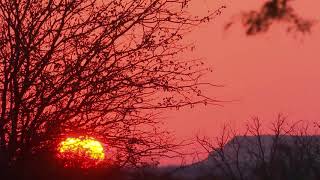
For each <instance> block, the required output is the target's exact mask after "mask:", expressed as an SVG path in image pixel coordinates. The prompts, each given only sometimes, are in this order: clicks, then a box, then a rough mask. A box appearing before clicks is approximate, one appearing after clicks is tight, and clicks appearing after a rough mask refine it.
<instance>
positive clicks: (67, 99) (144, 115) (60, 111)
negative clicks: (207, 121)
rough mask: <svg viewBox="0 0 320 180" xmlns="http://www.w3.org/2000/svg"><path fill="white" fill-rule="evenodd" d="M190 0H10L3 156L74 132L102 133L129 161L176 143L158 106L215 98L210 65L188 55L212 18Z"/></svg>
mask: <svg viewBox="0 0 320 180" xmlns="http://www.w3.org/2000/svg"><path fill="white" fill-rule="evenodd" d="M188 2H189V0H107V1H106V0H1V1H0V22H1V30H0V57H1V61H2V62H1V64H0V92H1V101H0V102H1V114H0V150H1V153H0V162H1V164H2V165H3V166H7V165H9V164H12V163H13V162H14V161H15V160H17V159H22V158H23V157H27V156H32V154H33V153H35V152H37V151H39V150H41V151H43V150H45V149H53V147H55V146H56V144H57V143H58V141H59V139H61V138H62V137H63V136H67V135H69V134H85V135H90V136H93V137H97V138H99V139H102V140H103V142H106V144H107V146H108V147H113V148H115V149H116V150H115V151H116V152H115V153H114V154H116V155H115V157H117V160H119V162H121V163H133V164H137V163H138V162H140V161H141V160H142V159H141V158H144V157H150V156H151V155H162V154H163V153H164V152H167V151H169V150H170V149H171V148H173V147H175V146H176V144H174V143H173V142H172V140H171V139H170V136H168V135H167V134H166V133H167V132H166V131H162V130H161V129H159V126H158V125H159V123H160V122H161V121H159V120H158V119H157V118H156V115H157V114H158V113H159V111H161V110H162V109H168V108H180V107H184V106H193V105H195V104H199V103H204V104H215V103H217V102H218V101H216V100H214V99H211V98H209V97H206V96H205V95H203V94H202V93H201V91H200V89H199V86H201V85H212V84H209V83H201V82H200V81H199V78H200V77H201V76H202V75H203V74H204V73H206V72H207V71H208V70H209V69H207V68H205V67H203V66H202V62H200V61H198V60H192V59H183V58H181V56H180V57H179V53H181V52H183V51H186V50H189V48H190V47H189V46H188V45H183V44H182V43H181V39H182V38H183V35H184V34H185V33H187V32H189V31H190V30H191V29H192V27H194V26H197V25H199V24H201V23H205V22H207V21H208V20H210V19H211V18H213V17H214V16H216V15H218V14H219V13H217V12H218V11H217V12H213V13H211V14H208V16H206V17H203V18H197V17H192V16H191V15H190V14H188V12H187V5H188Z"/></svg>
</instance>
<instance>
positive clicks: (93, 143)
mask: <svg viewBox="0 0 320 180" xmlns="http://www.w3.org/2000/svg"><path fill="white" fill-rule="evenodd" d="M58 151H59V153H60V154H61V155H62V154H73V155H75V156H83V155H84V156H87V157H88V158H91V159H94V160H103V159H104V158H105V154H104V149H103V146H102V144H101V143H100V142H99V141H97V140H95V139H93V138H90V137H79V138H74V137H69V138H66V139H65V140H64V141H62V142H61V143H60V144H59V147H58Z"/></svg>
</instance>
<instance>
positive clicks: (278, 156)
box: [198, 115, 320, 180]
mask: <svg viewBox="0 0 320 180" xmlns="http://www.w3.org/2000/svg"><path fill="white" fill-rule="evenodd" d="M300 124H301V122H300V123H294V124H291V123H289V122H288V120H287V119H286V118H285V117H283V116H281V115H279V117H278V119H277V120H276V121H274V122H273V123H272V127H271V128H270V129H269V131H266V130H268V129H267V128H269V127H263V126H262V125H261V121H260V120H259V119H258V118H254V119H253V122H252V123H249V124H248V126H247V127H248V128H247V131H246V132H244V133H240V132H237V131H235V130H234V129H232V128H230V127H228V126H225V128H224V130H223V133H222V135H221V136H220V137H218V138H217V139H216V140H213V141H210V139H209V138H198V142H199V143H200V144H201V145H202V146H203V147H204V148H205V149H207V150H208V152H209V153H210V155H209V157H208V159H207V160H206V166H209V167H211V169H210V170H209V171H207V174H211V176H209V177H220V178H218V179H224V180H249V179H250V180H271V179H272V180H295V179H296V180H298V179H299V180H300V179H304V180H316V179H319V178H320V173H319V172H320V136H318V135H313V134H312V132H314V131H311V129H310V128H308V125H306V124H304V125H301V126H300ZM270 130H271V132H270ZM267 132H269V133H268V135H265V134H266V133H267Z"/></svg>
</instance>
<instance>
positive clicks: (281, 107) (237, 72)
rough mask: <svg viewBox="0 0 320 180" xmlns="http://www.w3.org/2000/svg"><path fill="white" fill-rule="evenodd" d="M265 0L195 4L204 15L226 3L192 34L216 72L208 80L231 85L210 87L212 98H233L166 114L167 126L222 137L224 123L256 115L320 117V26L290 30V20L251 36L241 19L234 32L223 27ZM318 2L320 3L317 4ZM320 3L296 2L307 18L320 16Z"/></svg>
mask: <svg viewBox="0 0 320 180" xmlns="http://www.w3.org/2000/svg"><path fill="white" fill-rule="evenodd" d="M263 2H265V1H259V0H246V1H239V0H224V1H216V0H195V1H194V2H193V4H192V5H191V7H190V9H191V11H192V13H193V14H196V15H201V14H203V13H205V12H206V11H207V10H209V9H211V10H213V9H217V8H218V7H219V6H221V5H226V6H227V8H226V9H224V10H223V12H222V14H221V16H219V17H217V18H216V19H215V20H213V21H211V22H210V23H209V24H208V25H202V26H201V27H200V28H198V29H196V30H195V31H194V32H193V33H191V34H189V35H188V37H187V38H186V41H187V42H195V45H196V50H195V51H194V52H193V53H192V55H193V56H194V57H201V58H204V61H205V62H206V63H207V65H208V66H211V67H213V69H214V71H213V73H211V74H208V75H207V76H206V77H205V78H204V80H205V81H209V82H212V83H216V84H222V85H224V86H225V87H222V88H211V89H204V91H205V92H206V93H207V94H208V95H210V96H211V97H216V98H217V99H221V100H226V101H228V100H233V101H234V102H232V103H223V107H218V106H207V107H205V106H202V105H199V106H197V107H195V108H194V109H190V108H186V109H184V110H180V111H178V112H177V111H172V112H168V113H166V114H164V116H166V121H167V126H168V128H169V129H170V130H173V131H175V133H176V135H177V136H178V137H181V138H186V137H194V135H195V134H196V133H200V134H203V135H207V136H216V135H217V134H218V133H219V132H220V130H221V126H222V125H223V124H224V123H229V124H232V125H233V126H235V127H237V128H241V127H243V125H244V123H245V122H247V121H248V120H249V119H250V118H251V117H253V116H259V117H261V119H262V120H263V121H264V122H265V123H267V122H270V121H271V120H274V119H275V118H276V115H277V114H278V113H283V114H285V115H288V117H289V119H291V120H293V121H296V120H309V121H316V120H319V118H320V113H319V105H320V84H319V82H320V48H319V47H320V46H319V43H320V28H319V25H316V26H314V28H313V32H312V34H310V35H306V36H301V35H300V34H298V36H297V37H296V38H295V37H294V34H286V31H285V30H286V29H285V24H278V25H274V26H272V27H271V29H270V31H269V32H268V33H266V34H261V35H257V36H252V37H247V36H246V35H245V30H244V29H243V28H242V26H241V25H240V24H239V23H237V24H236V25H234V26H232V28H231V29H230V30H229V31H224V30H223V26H224V25H225V24H226V23H227V22H228V21H230V20H231V18H232V17H233V16H235V15H237V14H239V13H240V12H241V11H243V10H258V9H259V8H260V7H261V5H262V4H263ZM316 4H318V5H316ZM319 5H320V3H317V2H316V1H302V0H297V1H294V3H293V7H294V8H295V10H296V12H297V13H298V14H299V15H301V16H302V17H303V18H311V19H314V20H319V19H320V11H319V10H318V8H317V7H319Z"/></svg>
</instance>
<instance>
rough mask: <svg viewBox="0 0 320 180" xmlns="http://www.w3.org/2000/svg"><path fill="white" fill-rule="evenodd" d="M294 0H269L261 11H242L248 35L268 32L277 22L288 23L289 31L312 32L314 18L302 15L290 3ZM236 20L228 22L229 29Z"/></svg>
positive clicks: (242, 19) (242, 18) (243, 22)
mask: <svg viewBox="0 0 320 180" xmlns="http://www.w3.org/2000/svg"><path fill="white" fill-rule="evenodd" d="M291 1H292V0H268V1H267V2H265V3H264V4H263V6H262V8H261V9H260V10H259V11H255V10H252V11H248V12H243V13H241V15H240V17H241V21H242V24H243V26H244V27H245V28H246V34H247V35H256V34H260V33H264V32H267V31H268V30H269V28H270V26H271V25H272V24H273V23H275V22H282V23H286V24H288V26H287V32H300V33H302V34H306V33H310V32H311V28H312V26H313V25H314V23H315V22H314V21H313V20H309V19H304V18H302V17H300V16H299V15H298V14H297V13H296V12H295V10H294V8H292V6H291V5H290V2H291ZM233 23H234V21H231V22H230V23H228V24H227V25H226V26H225V28H226V29H228V28H229V27H230V26H231V25H232V24H233Z"/></svg>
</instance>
